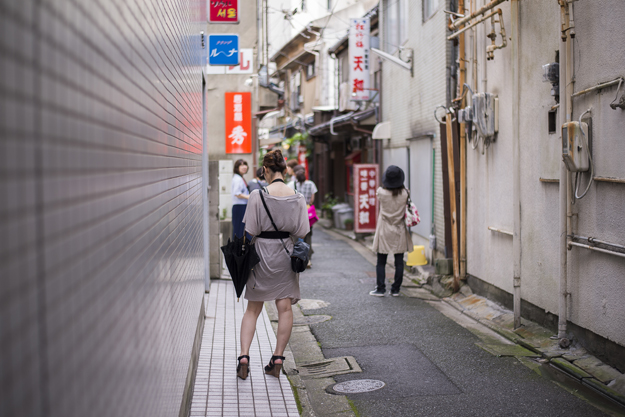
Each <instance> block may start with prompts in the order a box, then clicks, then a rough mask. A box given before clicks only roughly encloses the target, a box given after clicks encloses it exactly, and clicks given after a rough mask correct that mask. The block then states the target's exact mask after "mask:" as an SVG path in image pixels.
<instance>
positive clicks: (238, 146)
mask: <svg viewBox="0 0 625 417" xmlns="http://www.w3.org/2000/svg"><path fill="white" fill-rule="evenodd" d="M225 101H226V153H252V93H226V100H225Z"/></svg>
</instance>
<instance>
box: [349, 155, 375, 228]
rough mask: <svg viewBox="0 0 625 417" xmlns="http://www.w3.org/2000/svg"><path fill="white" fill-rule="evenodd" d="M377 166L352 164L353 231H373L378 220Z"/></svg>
mask: <svg viewBox="0 0 625 417" xmlns="http://www.w3.org/2000/svg"><path fill="white" fill-rule="evenodd" d="M378 178H379V168H378V165H376V164H354V231H355V232H356V233H373V232H375V226H376V222H377V220H378V197H377V195H376V191H377V189H378V181H379V180H378Z"/></svg>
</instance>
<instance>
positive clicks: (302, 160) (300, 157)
mask: <svg viewBox="0 0 625 417" xmlns="http://www.w3.org/2000/svg"><path fill="white" fill-rule="evenodd" d="M306 151H307V149H306V147H305V146H303V145H300V146H299V148H298V150H297V163H298V164H300V165H301V166H303V167H304V169H305V170H306V178H310V175H309V174H308V159H306Z"/></svg>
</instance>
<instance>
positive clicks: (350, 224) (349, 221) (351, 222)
mask: <svg viewBox="0 0 625 417" xmlns="http://www.w3.org/2000/svg"><path fill="white" fill-rule="evenodd" d="M343 224H344V225H345V230H354V219H345V220H343Z"/></svg>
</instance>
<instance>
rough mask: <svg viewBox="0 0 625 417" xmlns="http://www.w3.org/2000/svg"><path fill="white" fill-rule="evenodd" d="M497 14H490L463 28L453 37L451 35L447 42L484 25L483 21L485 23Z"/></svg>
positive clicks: (495, 12)
mask: <svg viewBox="0 0 625 417" xmlns="http://www.w3.org/2000/svg"><path fill="white" fill-rule="evenodd" d="M498 10H499V12H501V9H498ZM497 13H498V12H497V10H495V11H494V12H492V13H489V14H487V15H486V16H483V17H480V18H479V19H478V20H476V21H475V22H473V23H471V24H470V25H467V26H465V27H463V28H462V29H460V30H459V31H458V32H454V33H452V34H451V35H449V36H448V37H447V40H448V41H450V40H452V39H454V38H457V37H458V36H460V35H461V34H462V33H464V32H465V31H467V30H468V29H471V28H472V27H473V26H476V25H479V24H480V23H482V22H483V21H485V20H486V19H488V18H489V17H492V16H494V15H496V14H497Z"/></svg>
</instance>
